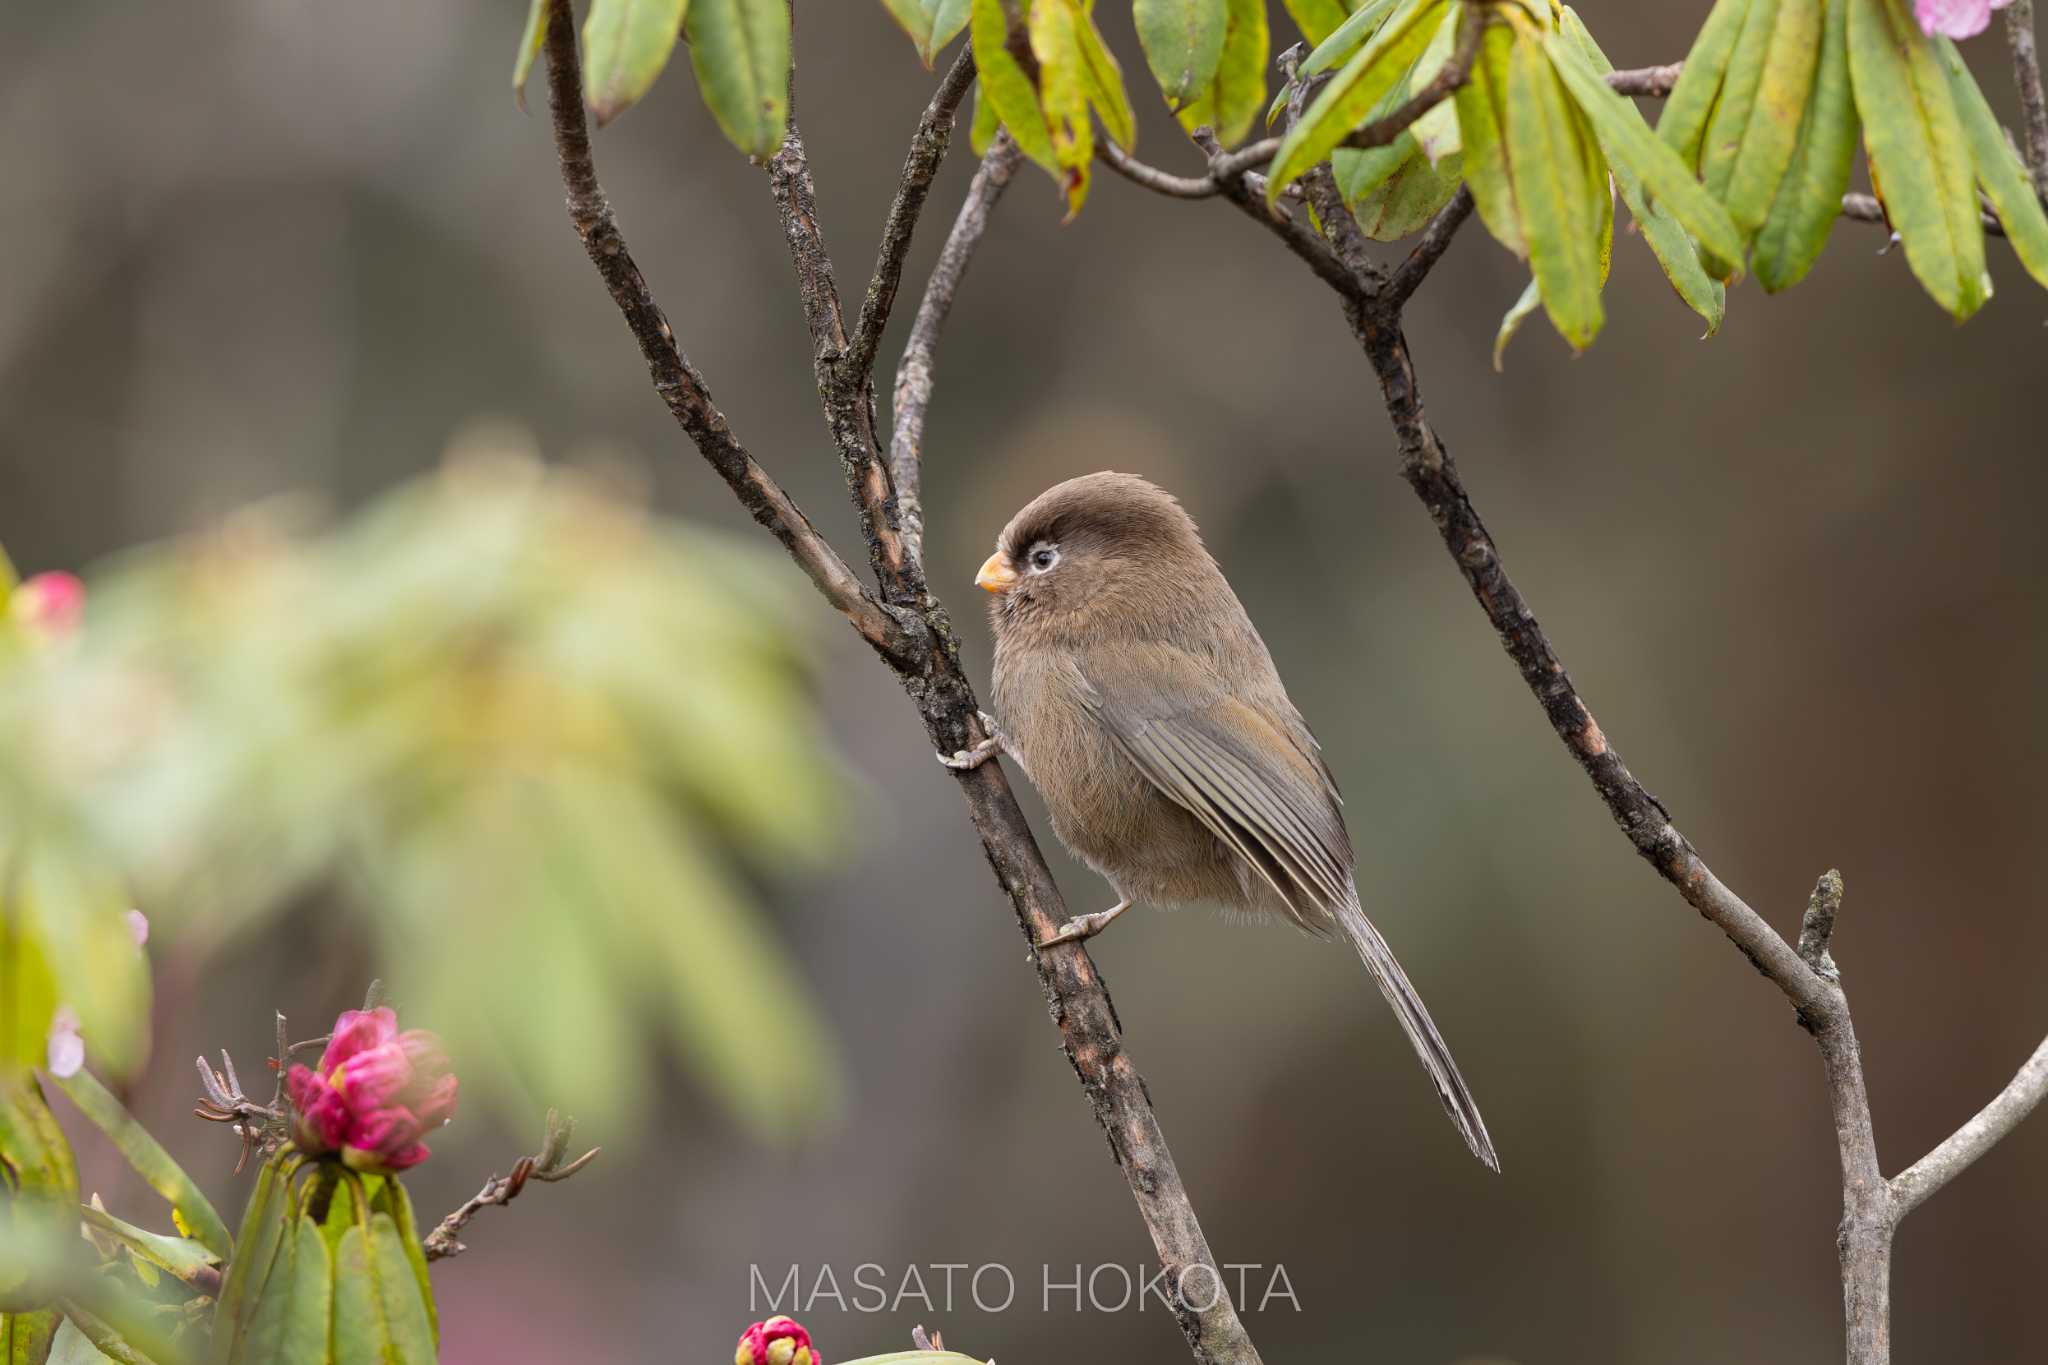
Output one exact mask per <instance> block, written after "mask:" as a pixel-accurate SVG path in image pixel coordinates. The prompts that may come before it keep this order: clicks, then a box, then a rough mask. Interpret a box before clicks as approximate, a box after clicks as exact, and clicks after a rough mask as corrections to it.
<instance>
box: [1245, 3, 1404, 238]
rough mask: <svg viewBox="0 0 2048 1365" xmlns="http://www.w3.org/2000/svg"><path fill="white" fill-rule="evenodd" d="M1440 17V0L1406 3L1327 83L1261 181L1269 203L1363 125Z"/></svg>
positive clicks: (1283, 139)
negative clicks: (1270, 170)
mask: <svg viewBox="0 0 2048 1365" xmlns="http://www.w3.org/2000/svg"><path fill="white" fill-rule="evenodd" d="M1443 12H1444V0H1410V3H1409V6H1408V8H1406V9H1404V10H1403V11H1401V12H1400V13H1397V14H1396V15H1395V16H1394V17H1393V18H1392V19H1390V20H1388V21H1387V25H1386V27H1385V28H1383V29H1381V30H1380V31H1379V32H1378V33H1376V34H1374V35H1373V38H1372V41H1371V42H1369V43H1367V44H1366V45H1365V46H1364V47H1362V48H1360V49H1359V50H1358V51H1357V52H1356V53H1354V54H1352V57H1351V60H1350V61H1348V62H1346V63H1345V64H1344V65H1343V67H1342V68H1341V69H1340V70H1339V71H1338V72H1337V74H1336V75H1335V76H1333V77H1331V78H1330V83H1329V84H1328V85H1326V86H1324V87H1323V89H1322V92H1321V93H1320V94H1318V95H1317V96H1316V98H1315V100H1314V102H1313V103H1311V104H1310V105H1309V107H1308V108H1307V110H1305V111H1304V112H1303V114H1302V116H1301V122H1299V123H1297V124H1295V125H1294V127H1292V128H1290V129H1289V130H1288V131H1287V136H1286V137H1284V138H1282V139H1281V141H1280V150H1279V151H1278V152H1276V153H1274V155H1273V169H1272V172H1271V174H1270V176H1269V178H1268V180H1267V182H1266V200H1267V202H1268V203H1277V202H1279V199H1280V194H1281V192H1282V191H1283V190H1285V189H1286V188H1287V186H1288V185H1290V184H1292V183H1293V182H1294V181H1295V180H1296V179H1298V178H1300V176H1301V174H1302V173H1303V172H1304V171H1306V170H1308V169H1309V168H1310V167H1311V166H1314V165H1315V164H1316V163H1317V162H1319V161H1321V160H1322V159H1323V158H1325V157H1327V156H1328V155H1329V154H1330V151H1331V149H1332V148H1334V147H1336V145H1337V144H1338V143H1340V142H1342V141H1343V140H1344V138H1345V137H1346V136H1347V135H1348V134H1349V133H1350V132H1351V130H1352V129H1354V128H1356V127H1357V126H1358V125H1359V124H1360V123H1363V122H1364V121H1365V119H1366V117H1367V115H1369V114H1370V113H1371V112H1372V110H1373V108H1374V106H1376V105H1378V104H1379V102H1380V100H1381V99H1383V98H1384V97H1385V96H1386V94H1387V92H1388V91H1389V90H1392V89H1393V88H1394V86H1395V84H1396V83H1397V82H1398V81H1400V80H1401V78H1402V77H1404V76H1406V75H1407V74H1408V71H1409V69H1410V68H1411V67H1413V66H1414V65H1415V62H1416V59H1417V58H1419V57H1420V56H1421V55H1422V51H1423V49H1424V48H1426V47H1428V46H1429V40H1430V39H1431V38H1432V37H1434V36H1435V34H1436V25H1437V24H1438V23H1439V22H1440V21H1441V19H1442V17H1443Z"/></svg>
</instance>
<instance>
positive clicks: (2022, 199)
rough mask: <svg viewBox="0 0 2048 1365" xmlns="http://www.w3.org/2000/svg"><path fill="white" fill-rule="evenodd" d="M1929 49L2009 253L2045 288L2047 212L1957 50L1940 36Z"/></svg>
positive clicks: (2047, 282)
mask: <svg viewBox="0 0 2048 1365" xmlns="http://www.w3.org/2000/svg"><path fill="white" fill-rule="evenodd" d="M1935 49H1936V51H1938V52H1939V53H1940V54H1941V66H1942V70H1943V71H1945V72H1946V73H1947V74H1948V82H1949V88H1950V89H1951V90H1953V91H1954V92H1955V100H1956V112H1957V113H1958V114H1959V115H1960V116H1961V118H1962V121H1963V134H1964V136H1966V137H1967V138H1968V139H1969V141H1970V157H1971V160H1972V161H1973V162H1974V163H1975V164H1976V167H1977V179H1978V180H1979V181H1981V182H1982V183H1983V185H1984V193H1985V194H1986V195H1987V196H1988V197H1989V198H1990V200H1991V205H1992V207H1993V208H1995V209H1997V210H1998V220H1999V222H2001V223H2003V224H2004V225H2005V235H2006V237H2007V238H2008V239H2009V240H2010V241H2011V242H2012V249H2013V254H2014V255H2016V256H2018V257H2019V258H2020V264H2021V265H2023V266H2025V267H2026V268H2027V273H2028V274H2029V275H2032V276H2033V277H2034V280H2035V282H2036V283H2038V284H2040V285H2041V286H2042V287H2043V288H2048V215H2044V214H2043V213H2042V210H2041V200H2040V198H2039V197H2038V196H2037V195H2036V194H2035V193H2034V185H2033V181H2032V180H2030V179H2029V178H2028V176H2027V170H2026V167H2025V166H2023V165H2021V164H2020V159H2019V153H2017V152H2015V151H2014V150H2013V149H2012V145H2011V144H2010V143H2008V142H2007V141H2006V140H2005V133H2004V132H2003V130H2001V129H2000V128H1999V126H1998V116H1997V115H1996V114H1994V113H1992V112H1991V105H1990V103H1989V102H1987V101H1986V100H1985V98H1984V92H1983V91H1982V90H1980V89H1978V88H1977V81H1976V78H1975V77H1973V76H1972V75H1971V74H1970V68H1969V67H1968V66H1966V65H1964V63H1963V55H1962V53H1960V52H1958V51H1956V45H1955V44H1954V43H1952V42H1950V41H1949V40H1948V39H1946V38H1943V39H1941V40H1940V41H1939V42H1937V43H1936V44H1935Z"/></svg>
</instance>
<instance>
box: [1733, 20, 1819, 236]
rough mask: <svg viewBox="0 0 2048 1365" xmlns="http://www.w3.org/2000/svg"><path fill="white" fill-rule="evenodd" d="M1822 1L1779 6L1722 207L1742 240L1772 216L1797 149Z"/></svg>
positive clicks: (1810, 88)
mask: <svg viewBox="0 0 2048 1365" xmlns="http://www.w3.org/2000/svg"><path fill="white" fill-rule="evenodd" d="M1820 39H1821V0H1779V4H1778V11H1777V17H1776V22H1775V23H1774V25H1773V26H1772V29H1771V37H1770V45H1769V47H1768V49H1767V50H1766V52H1765V54H1764V61H1763V74H1762V76H1761V78H1760V79H1759V80H1758V82H1757V87H1756V100H1755V103H1754V105H1753V106H1752V108H1751V110H1750V115H1749V121H1748V123H1747V124H1745V125H1744V127H1743V132H1742V147H1741V149H1740V150H1739V151H1737V152H1736V154H1735V160H1734V164H1733V165H1732V166H1731V167H1730V169H1729V172H1728V185H1727V192H1726V195H1725V197H1724V202H1725V203H1726V204H1727V207H1728V216H1729V217H1730V218H1733V219H1734V220H1735V226H1736V227H1737V228H1738V229H1739V230H1740V231H1741V232H1742V234H1743V235H1744V236H1745V237H1751V236H1754V235H1755V234H1756V230H1757V229H1758V228H1760V227H1762V226H1763V224H1764V220H1765V219H1766V218H1768V217H1769V216H1770V212H1771V203H1772V201H1773V200H1775V199H1776V198H1777V194H1778V185H1779V183H1780V182H1781V181H1783V180H1784V178H1785V172H1786V170H1787V169H1788V168H1789V167H1790V166H1791V164H1792V157H1793V154H1794V153H1795V152H1796V151H1797V149H1798V146H1799V123H1800V119H1801V118H1802V117H1803V116H1804V114H1805V113H1806V104H1807V97H1808V95H1810V94H1811V93H1812V91H1813V84H1814V79H1815V77H1816V75H1817V74H1818V67H1819V61H1820Z"/></svg>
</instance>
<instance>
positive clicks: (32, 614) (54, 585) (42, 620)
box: [8, 570, 85, 640]
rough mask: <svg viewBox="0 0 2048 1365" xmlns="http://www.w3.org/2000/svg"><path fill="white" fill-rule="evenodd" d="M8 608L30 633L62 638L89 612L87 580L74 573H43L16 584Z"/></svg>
mask: <svg viewBox="0 0 2048 1365" xmlns="http://www.w3.org/2000/svg"><path fill="white" fill-rule="evenodd" d="M8 610H9V611H10V612H11V613H12V614H13V616H14V619H15V620H16V621H17V622H19V623H20V625H21V627H22V629H23V630H25V631H27V632H28V634H29V635H30V636H32V637H34V638H36V639H39V640H57V639H62V638H63V637H64V636H66V635H69V634H70V633H71V632H72V631H74V630H76V629H77V628H78V621H79V618H80V617H82V616H84V615H85V584H84V583H83V582H81V581H80V580H79V577H78V575H77V574H74V573H64V572H63V571H61V570H59V571H57V572H54V573H39V574H37V575H35V576H34V577H33V578H28V579H24V580H23V581H22V582H21V584H20V585H19V586H17V587H16V588H15V590H14V593H13V595H12V596H11V597H10V598H9V599H8Z"/></svg>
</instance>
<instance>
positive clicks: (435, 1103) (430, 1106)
mask: <svg viewBox="0 0 2048 1365" xmlns="http://www.w3.org/2000/svg"><path fill="white" fill-rule="evenodd" d="M455 1092H456V1084H455V1078H454V1077H453V1076H443V1077H442V1078H441V1079H440V1080H438V1081H436V1082H434V1085H433V1088H432V1089H430V1090H429V1091H428V1092H427V1093H426V1096H425V1097H424V1098H423V1099H421V1100H420V1102H419V1107H418V1113H419V1116H420V1122H421V1123H422V1124H424V1125H426V1126H427V1127H428V1128H430V1129H431V1128H439V1127H440V1126H441V1125H442V1124H444V1123H446V1122H448V1120H450V1119H452V1118H454V1117H455Z"/></svg>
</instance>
